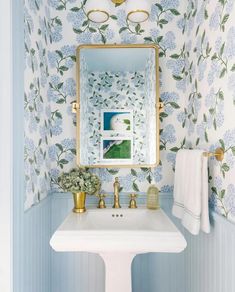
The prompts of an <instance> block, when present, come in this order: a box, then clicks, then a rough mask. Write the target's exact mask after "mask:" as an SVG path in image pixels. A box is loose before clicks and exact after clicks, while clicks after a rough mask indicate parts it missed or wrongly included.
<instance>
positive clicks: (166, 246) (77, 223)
mask: <svg viewBox="0 0 235 292" xmlns="http://www.w3.org/2000/svg"><path fill="white" fill-rule="evenodd" d="M50 244H51V246H52V248H53V249H54V250H56V251H68V252H71V251H85V252H93V253H98V254H100V255H101V257H102V258H103V259H104V262H105V266H106V290H105V291H106V292H120V291H123V292H124V291H125V292H131V262H132V260H133V258H134V256H135V255H136V254H139V253H147V252H180V251H182V250H183V249H185V247H186V245H187V243H186V241H185V239H184V237H183V235H182V234H181V233H180V232H179V230H178V229H177V228H176V227H175V225H174V224H173V223H172V222H171V220H170V219H169V218H168V217H167V215H166V214H165V213H164V212H163V211H162V210H161V209H159V210H148V209H144V208H142V209H141V208H138V209H117V210H116V209H90V210H88V211H87V212H86V213H83V214H75V213H72V212H71V213H70V214H69V215H68V217H67V218H66V219H65V221H64V222H63V223H62V224H61V226H60V227H59V228H58V230H57V231H56V232H55V233H54V235H53V236H52V238H51V241H50ZM116 277H118V278H119V281H118V283H117V281H115V282H116V284H115V286H114V285H113V283H114V280H115V278H116Z"/></svg>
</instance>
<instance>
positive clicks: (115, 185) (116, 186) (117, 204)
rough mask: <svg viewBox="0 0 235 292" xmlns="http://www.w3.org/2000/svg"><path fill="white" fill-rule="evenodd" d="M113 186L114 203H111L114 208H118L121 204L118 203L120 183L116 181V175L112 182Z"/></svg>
mask: <svg viewBox="0 0 235 292" xmlns="http://www.w3.org/2000/svg"><path fill="white" fill-rule="evenodd" d="M113 187H114V204H113V208H114V209H119V208H121V205H120V203H119V189H120V183H119V181H118V177H115V182H114V184H113Z"/></svg>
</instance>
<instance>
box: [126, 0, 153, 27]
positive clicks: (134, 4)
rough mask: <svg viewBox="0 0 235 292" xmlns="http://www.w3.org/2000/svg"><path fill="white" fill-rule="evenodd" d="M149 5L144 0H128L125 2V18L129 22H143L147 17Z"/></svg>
mask: <svg viewBox="0 0 235 292" xmlns="http://www.w3.org/2000/svg"><path fill="white" fill-rule="evenodd" d="M149 11H150V5H149V3H148V1H146V0H128V1H127V4H126V14H127V19H128V20H129V21H131V22H136V23H139V22H144V21H146V20H147V19H148V18H149Z"/></svg>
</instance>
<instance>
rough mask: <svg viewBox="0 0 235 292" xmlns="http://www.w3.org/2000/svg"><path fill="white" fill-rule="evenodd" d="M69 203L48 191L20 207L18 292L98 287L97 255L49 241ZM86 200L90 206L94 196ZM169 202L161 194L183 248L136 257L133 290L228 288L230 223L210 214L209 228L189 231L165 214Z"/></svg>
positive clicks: (234, 239) (233, 230) (233, 261)
mask: <svg viewBox="0 0 235 292" xmlns="http://www.w3.org/2000/svg"><path fill="white" fill-rule="evenodd" d="M139 201H141V199H139ZM143 201H144V199H142V202H143ZM140 203H141V202H140ZM72 204H73V203H72V198H71V195H68V194H53V195H51V196H49V197H48V198H46V199H45V200H43V201H42V202H41V203H40V204H38V205H36V206H34V207H33V208H31V209H30V210H29V211H27V212H25V214H24V231H23V232H24V233H23V238H24V240H23V242H24V244H23V249H22V250H23V256H22V259H23V263H22V265H21V266H22V267H24V270H23V278H22V279H21V280H22V282H23V283H22V285H21V286H22V289H21V290H20V291H21V292H104V280H105V279H104V263H103V261H102V259H101V258H100V257H99V256H98V255H93V254H88V253H57V252H54V251H53V250H52V249H51V248H50V246H49V240H50V237H51V235H52V233H53V232H54V231H55V230H56V228H57V227H58V226H59V225H60V224H61V222H62V221H63V220H64V219H65V217H66V215H67V214H68V213H69V212H70V210H71V209H72ZM95 204H96V202H95ZM87 205H88V206H94V200H93V199H90V198H89V199H88V204H87ZM171 205H172V196H171V195H169V194H164V195H162V196H161V206H162V208H163V209H164V210H165V212H166V213H167V214H168V215H169V216H170V217H171V219H172V220H173V221H174V222H175V223H176V224H177V226H178V227H179V228H180V229H181V231H182V232H183V233H184V235H185V237H186V240H187V243H188V246H187V249H186V250H185V251H184V252H182V253H180V254H153V253H152V254H146V255H138V256H136V257H135V259H134V261H133V266H132V278H133V291H134V292H234V291H235V277H234V274H233V273H234V270H235V248H234V247H235V226H234V225H233V224H232V223H229V221H227V220H225V219H224V218H222V217H220V216H219V215H217V214H214V213H213V214H212V225H213V227H212V232H211V233H210V234H209V235H206V234H202V233H201V234H200V235H199V236H192V235H190V234H189V233H188V232H187V231H184V230H183V229H182V228H181V226H180V224H179V222H178V220H176V219H175V218H173V217H172V216H171ZM117 281H118V279H117ZM114 285H115V283H114ZM16 291H17V292H18V291H19V290H16Z"/></svg>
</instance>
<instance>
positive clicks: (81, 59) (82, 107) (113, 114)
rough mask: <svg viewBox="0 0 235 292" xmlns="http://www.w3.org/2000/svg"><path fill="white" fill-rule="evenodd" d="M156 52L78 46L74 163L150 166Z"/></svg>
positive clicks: (155, 145)
mask: <svg viewBox="0 0 235 292" xmlns="http://www.w3.org/2000/svg"><path fill="white" fill-rule="evenodd" d="M157 56H158V50H157V47H154V46H145V45H142V46H140V47H137V46H133V45H130V46H128V45H127V46H104V45H100V46H95V45H93V46H80V47H79V48H78V50H77V60H78V68H77V70H78V72H77V73H78V74H77V75H78V80H77V82H78V104H79V111H78V115H77V118H78V120H77V122H78V123H77V125H78V127H77V129H78V143H77V145H78V147H77V154H78V155H77V157H78V164H79V165H83V166H89V167H109V166H110V167H117V166H118V167H122V166H128V167H129V166H131V167H135V166H137V167H143V166H155V165H156V164H157V163H158V160H159V141H158V140H159V113H158V111H159V109H158V103H159V88H158V58H157Z"/></svg>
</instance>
